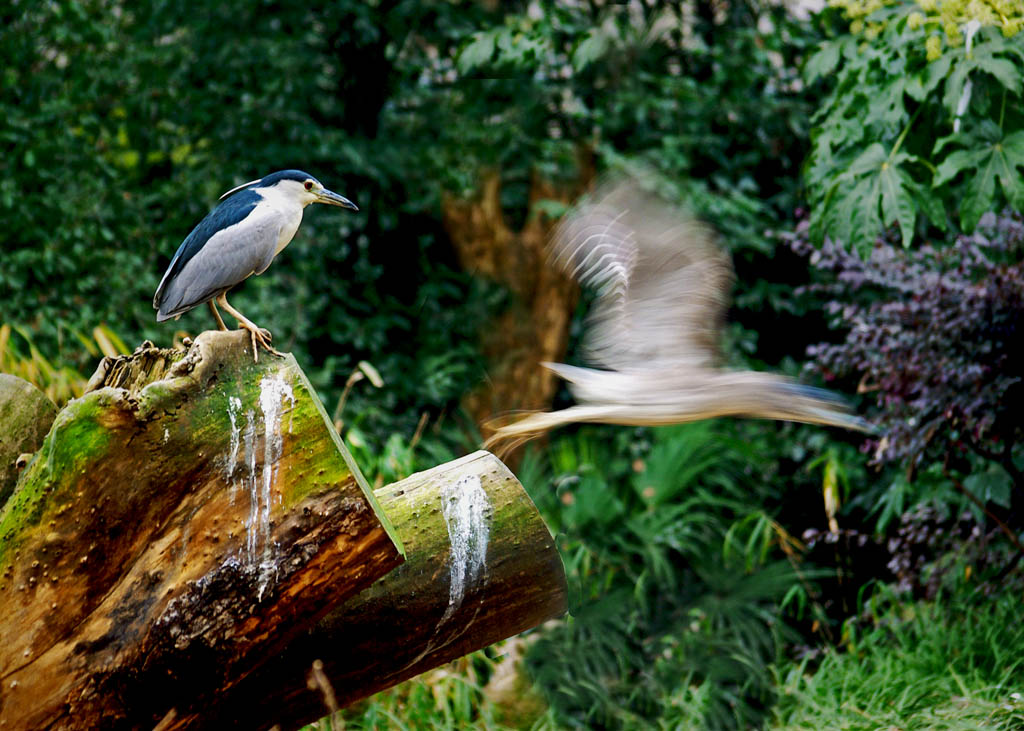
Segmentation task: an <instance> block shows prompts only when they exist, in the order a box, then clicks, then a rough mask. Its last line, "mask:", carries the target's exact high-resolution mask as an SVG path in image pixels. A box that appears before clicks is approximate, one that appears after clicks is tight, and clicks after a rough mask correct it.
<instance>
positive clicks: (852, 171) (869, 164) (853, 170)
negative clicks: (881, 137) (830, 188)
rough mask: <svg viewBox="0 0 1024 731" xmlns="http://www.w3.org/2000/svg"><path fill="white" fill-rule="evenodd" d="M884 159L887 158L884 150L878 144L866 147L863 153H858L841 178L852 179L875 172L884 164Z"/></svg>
mask: <svg viewBox="0 0 1024 731" xmlns="http://www.w3.org/2000/svg"><path fill="white" fill-rule="evenodd" d="M886 157H888V156H887V155H886V153H885V148H884V147H882V144H881V143H880V142H875V143H873V144H871V145H868V146H867V148H866V149H865V150H864V152H862V153H860V154H859V155H858V156H857V158H856V159H855V160H854V161H853V162H852V163H851V164H850V167H849V168H847V170H846V172H845V173H844V174H843V176H842V177H844V178H852V177H855V176H857V175H862V174H864V173H866V172H868V171H869V170H875V169H876V168H879V167H880V166H881V165H882V163H884V162H885V160H886Z"/></svg>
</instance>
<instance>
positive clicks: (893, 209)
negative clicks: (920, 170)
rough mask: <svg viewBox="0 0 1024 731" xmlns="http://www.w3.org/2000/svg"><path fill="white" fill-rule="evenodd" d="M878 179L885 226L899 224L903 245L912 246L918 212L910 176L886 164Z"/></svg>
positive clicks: (883, 164)
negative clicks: (911, 189)
mask: <svg viewBox="0 0 1024 731" xmlns="http://www.w3.org/2000/svg"><path fill="white" fill-rule="evenodd" d="M878 177H879V187H880V188H881V191H882V219H883V221H884V223H885V225H888V224H889V223H891V222H892V221H896V222H897V223H899V226H900V238H902V239H903V245H904V246H910V241H911V239H913V238H914V223H915V221H916V220H917V210H916V209H915V207H914V199H913V197H912V196H911V194H910V190H909V186H910V185H911V184H912V183H911V180H910V176H908V175H907V173H906V171H904V170H902V169H901V168H899V167H896V166H895V165H892V164H890V163H887V162H885V163H882V170H881V172H880V173H879V176H878Z"/></svg>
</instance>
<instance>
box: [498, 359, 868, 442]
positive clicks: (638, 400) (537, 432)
mask: <svg viewBox="0 0 1024 731" xmlns="http://www.w3.org/2000/svg"><path fill="white" fill-rule="evenodd" d="M545 365H546V366H548V367H549V368H551V369H552V370H554V371H555V372H556V373H558V374H559V375H560V376H562V377H563V378H565V379H566V380H567V381H569V382H570V383H571V384H572V385H571V388H572V391H573V393H574V395H575V396H576V397H577V399H579V400H580V401H581V404H580V405H578V406H572V407H570V408H567V409H562V410H560V411H551V412H536V413H532V414H528V415H526V416H525V417H523V418H522V419H519V420H518V421H514V422H512V423H510V424H505V425H503V426H500V427H499V428H497V429H496V430H495V432H494V434H493V435H492V436H491V437H490V438H489V439H488V440H487V442H486V443H485V444H484V447H485V448H487V449H492V448H495V447H501V448H502V450H503V451H508V450H511V449H514V448H515V447H517V446H519V445H520V444H522V443H524V442H526V441H529V440H530V439H534V438H536V437H539V436H541V435H542V434H544V433H545V432H547V431H550V430H551V429H554V428H557V427H560V426H564V425H566V424H570V423H575V422H591V423H593V422H600V423H605V424H624V425H630V426H662V425H666V424H679V423H683V422H688V421H700V420H703V419H714V418H718V417H724V416H731V417H744V418H753V419H776V420H780V421H797V422H803V423H807V424H819V425H824V426H837V427H841V428H843V429H851V430H854V431H862V432H872V431H874V427H873V426H872V425H871V424H870V423H869V422H867V421H866V420H864V419H862V418H861V417H859V416H857V415H856V414H854V413H852V412H851V410H850V408H849V405H848V404H847V403H846V401H845V400H844V399H842V398H841V397H840V396H839V395H837V394H835V393H833V392H832V391H828V390H825V389H822V388H815V387H813V386H805V385H803V384H800V383H796V382H795V381H792V380H790V379H788V378H785V377H784V376H778V375H775V374H772V373H762V372H758V371H710V370H704V371H696V372H689V373H686V374H685V375H684V376H683V377H682V378H680V377H679V375H678V374H676V373H656V372H646V373H642V372H637V373H621V372H616V371H599V370H594V369H591V368H579V367H576V366H566V365H563V364H560V363H552V364H547V363H546V364H545Z"/></svg>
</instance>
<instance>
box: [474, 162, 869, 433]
mask: <svg viewBox="0 0 1024 731" xmlns="http://www.w3.org/2000/svg"><path fill="white" fill-rule="evenodd" d="M551 252H552V257H553V259H554V261H555V262H556V263H557V264H558V265H559V266H560V267H562V268H563V269H564V270H565V271H567V272H568V273H569V274H570V275H572V276H573V277H574V278H576V279H577V280H578V281H579V282H580V283H581V284H582V285H584V286H587V287H592V288H594V289H596V290H597V300H596V302H595V304H594V306H593V310H592V312H591V314H590V316H589V318H588V320H587V323H586V332H585V334H584V342H583V354H584V357H585V358H586V360H587V361H588V362H589V363H591V364H593V365H595V366H597V367H599V368H601V369H602V370H596V369H592V368H580V367H576V366H568V365H564V364H560V363H545V364H544V365H545V366H546V367H548V368H550V369H552V370H554V371H555V372H556V373H557V374H558V375H559V376H561V377H562V378H564V379H566V380H567V381H569V382H570V389H571V391H572V393H573V396H575V398H576V400H577V401H578V402H579V405H578V406H573V407H570V408H568V409H563V410H561V411H555V412H550V413H535V414H531V415H528V416H526V417H525V418H523V419H521V420H519V421H516V422H514V423H511V424H507V425H505V426H503V427H501V428H499V429H498V430H497V431H496V432H495V434H494V435H493V436H492V437H491V438H490V439H489V440H488V445H493V444H495V443H500V442H505V441H507V440H516V441H522V440H524V439H529V438H531V437H533V436H537V435H539V434H540V433H542V432H544V431H546V430H548V429H551V428H553V427H556V426H560V425H562V424H567V423H570V422H574V421H587V422H604V423H613V424H635V425H655V424H673V423H679V422H684V421H696V420H699V419H708V418H713V417H717V416H745V417H755V418H769V419H783V420H790V421H803V422H809V423H814V424H828V425H835V426H842V427H846V428H851V429H860V430H868V429H869V428H870V427H869V426H868V424H867V423H866V422H864V421H863V420H862V419H860V418H858V417H856V416H854V415H852V414H850V413H849V412H848V410H847V408H846V407H845V405H844V404H843V402H842V400H841V399H839V398H838V397H837V396H836V395H834V394H832V393H830V392H828V391H824V390H822V389H817V388H812V387H809V386H803V385H801V384H798V383H796V382H795V381H792V380H790V379H788V378H785V377H783V376H778V375H774V374H770V373H761V372H755V371H735V370H727V369H723V368H721V367H720V361H721V353H720V343H721V338H722V328H723V324H724V321H725V312H726V309H727V303H728V292H729V288H730V287H731V285H732V282H733V272H732V267H731V265H730V261H729V257H728V255H727V254H726V252H725V251H723V250H722V249H721V248H720V247H719V246H718V245H717V244H716V243H715V240H714V235H713V233H712V232H711V231H710V230H709V229H708V228H707V227H705V226H704V225H702V224H701V223H699V222H698V221H696V220H695V219H694V218H692V217H691V216H689V215H687V214H686V213H684V212H682V211H680V210H678V209H677V208H675V207H673V206H671V205H669V204H667V203H665V202H664V201H662V200H660V199H659V198H657V197H656V196H654V195H652V194H650V193H647V192H645V191H644V190H643V189H642V187H641V186H640V184H639V182H638V181H636V180H633V179H628V178H626V179H620V180H617V181H613V182H610V183H607V184H605V185H603V186H601V187H599V188H598V190H597V191H596V192H595V193H594V194H592V195H591V196H590V197H589V198H588V199H587V200H585V201H583V202H582V203H580V204H579V205H577V206H576V207H575V208H574V209H573V210H571V211H570V212H569V213H568V214H566V217H565V218H564V219H563V221H562V222H561V224H560V225H559V226H558V227H557V228H556V229H555V232H554V234H553V237H552V242H551Z"/></svg>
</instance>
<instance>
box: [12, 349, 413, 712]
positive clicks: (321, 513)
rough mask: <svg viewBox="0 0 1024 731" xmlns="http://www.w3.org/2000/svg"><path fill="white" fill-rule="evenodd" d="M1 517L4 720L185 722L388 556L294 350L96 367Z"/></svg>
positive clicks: (142, 358)
mask: <svg viewBox="0 0 1024 731" xmlns="http://www.w3.org/2000/svg"><path fill="white" fill-rule="evenodd" d="M90 387H91V388H92V389H93V390H91V391H90V392H89V393H87V394H86V395H84V396H83V397H82V398H79V399H75V400H73V401H72V402H71V403H69V404H68V406H67V407H66V408H65V409H64V410H62V411H61V412H60V413H59V414H58V415H57V418H56V420H55V421H54V423H53V426H52V428H51V429H50V432H49V434H48V435H47V437H46V439H45V441H44V442H43V444H42V446H41V448H40V449H39V451H38V452H37V453H36V455H35V457H34V459H33V460H32V462H31V463H30V464H29V466H28V467H27V469H26V470H25V472H24V473H23V474H22V475H21V477H20V479H19V480H18V483H17V487H16V488H15V491H14V493H13V495H12V496H11V497H10V499H9V500H8V501H7V503H6V504H5V505H4V507H3V508H2V511H0V638H2V644H0V725H2V726H3V728H13V729H29V728H42V727H46V728H68V729H72V728H100V727H106V728H111V727H138V728H142V727H152V726H153V724H155V723H156V722H158V721H160V720H161V719H162V718H164V717H165V716H166V715H167V714H168V712H169V711H171V709H174V713H175V715H187V714H188V713H190V712H194V711H196V710H197V709H202V708H203V707H205V706H206V705H207V704H209V703H211V702H212V700H213V699H214V698H215V697H217V696H219V695H220V694H223V693H225V692H226V691H227V690H228V689H229V688H231V687H233V686H234V685H236V684H237V683H238V682H240V680H241V679H242V678H244V677H245V676H246V675H248V674H249V673H251V672H253V671H254V670H255V669H256V668H257V667H258V666H259V665H260V663H261V662H263V661H264V660H266V658H268V657H273V655H274V653H275V652H277V651H280V650H281V649H282V648H283V647H285V646H286V645H287V643H288V641H289V640H290V639H291V638H292V637H294V636H295V635H296V634H298V633H299V632H301V631H302V630H303V629H306V628H308V627H310V626H311V625H313V624H314V623H315V622H316V621H317V620H319V619H320V618H321V617H322V616H323V615H325V614H326V613H327V612H329V611H330V610H331V609H333V608H334V607H336V606H337V605H338V604H340V603H341V602H343V601H344V600H345V599H347V598H348V597H351V596H352V595H354V594H355V593H356V592H358V591H359V590H360V589H362V588H364V587H366V586H368V585H369V584H370V583H372V582H373V581H374V580H375V579H377V578H379V577H380V576H383V575H384V574H386V573H387V572H388V571H390V570H391V569H392V568H394V567H395V566H397V565H398V564H399V563H400V562H401V561H402V554H401V548H400V543H399V542H398V541H397V539H395V538H394V533H393V530H392V529H391V527H390V525H389V523H388V521H387V519H386V518H384V517H383V514H381V513H379V511H378V506H377V505H376V501H375V500H374V498H373V495H372V493H371V492H370V491H369V490H368V488H367V487H366V485H365V481H361V478H360V477H359V476H358V471H357V470H356V469H355V468H354V466H353V465H352V464H351V463H350V462H349V461H347V460H348V457H347V454H348V453H347V452H346V451H345V450H344V447H343V446H342V444H341V442H340V440H339V439H338V436H337V433H336V432H335V431H334V429H333V428H332V426H331V424H330V421H329V419H328V417H327V415H326V413H325V412H324V410H323V407H322V405H321V404H320V402H319V400H318V399H317V397H316V395H315V393H313V390H312V388H311V387H310V385H309V382H308V381H307V380H306V378H305V376H304V375H303V373H302V371H301V370H300V369H299V368H298V366H297V365H296V364H295V361H294V359H293V358H292V357H291V356H287V357H285V358H276V357H269V356H267V355H266V354H262V357H261V360H260V362H259V363H258V364H254V363H253V361H252V353H251V351H250V350H249V341H248V337H247V334H245V333H242V332H231V333H220V332H208V333H203V334H202V335H200V336H199V338H198V339H197V340H196V342H195V344H193V345H192V347H191V349H190V350H189V351H188V353H187V354H185V353H184V352H181V351H167V350H159V349H156V348H152V347H145V346H144V347H142V348H140V349H139V350H138V351H136V353H135V355H133V356H130V357H128V358H124V359H116V360H106V361H104V366H101V368H100V370H99V371H98V372H97V375H96V376H94V378H93V381H92V382H91V384H90Z"/></svg>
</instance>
